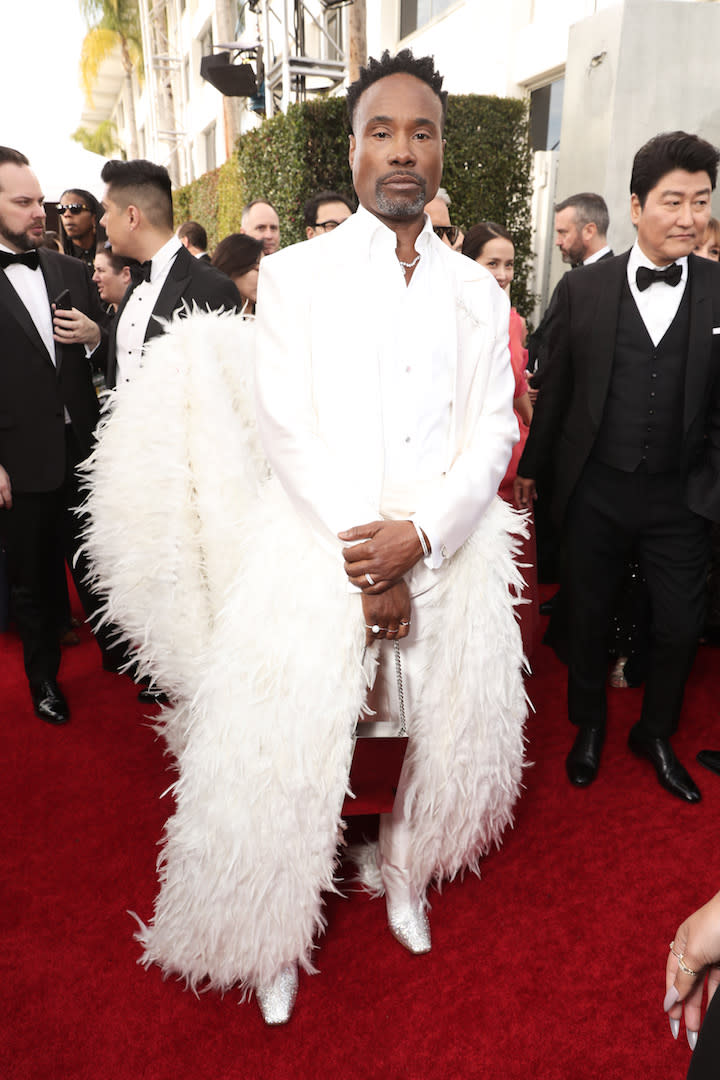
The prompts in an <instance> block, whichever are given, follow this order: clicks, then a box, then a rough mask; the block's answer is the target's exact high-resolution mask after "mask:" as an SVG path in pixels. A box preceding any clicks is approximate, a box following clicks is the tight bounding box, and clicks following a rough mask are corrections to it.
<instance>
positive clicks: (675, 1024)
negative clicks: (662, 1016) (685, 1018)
mask: <svg viewBox="0 0 720 1080" xmlns="http://www.w3.org/2000/svg"><path fill="white" fill-rule="evenodd" d="M670 1030H671V1031H672V1037H673V1039H677V1037H678V1035H679V1034H680V1021H679V1020H673V1018H672V1016H671V1017H670Z"/></svg>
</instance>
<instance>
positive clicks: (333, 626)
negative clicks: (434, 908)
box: [86, 313, 526, 989]
mask: <svg viewBox="0 0 720 1080" xmlns="http://www.w3.org/2000/svg"><path fill="white" fill-rule="evenodd" d="M252 339H253V330H252V326H251V324H250V323H249V322H248V320H243V319H242V318H240V317H238V316H228V315H222V316H218V315H214V314H200V313H198V314H195V315H193V316H192V317H191V318H187V319H183V320H176V321H175V322H174V323H172V324H171V325H170V327H169V328H168V332H167V333H166V334H165V335H163V336H162V337H160V338H158V339H156V340H155V341H154V342H153V343H152V344H151V345H150V347H149V348H148V349H147V354H146V358H145V361H144V365H143V367H142V369H141V370H140V371H139V372H138V373H137V375H136V377H135V379H134V380H133V381H132V382H131V383H129V384H127V385H125V386H123V387H122V388H121V390H119V391H118V392H117V393H116V395H115V401H114V405H113V408H112V410H111V412H110V413H109V414H108V416H107V417H106V418H105V420H104V421H103V424H102V426H101V431H100V438H99V442H98V446H97V448H96V450H95V452H94V454H93V456H92V458H91V460H90V461H89V463H88V465H87V467H86V472H87V483H88V492H89V493H88V498H87V503H86V507H87V510H88V512H89V515H90V518H89V524H88V526H87V529H86V547H87V549H88V553H89V556H90V559H91V561H92V564H93V567H94V573H95V578H96V584H97V586H98V587H99V588H100V589H101V591H102V592H103V594H104V596H105V598H106V609H105V610H106V617H107V618H109V619H110V620H112V621H113V622H115V623H117V624H118V625H119V626H120V627H122V629H123V631H124V632H125V633H126V634H127V635H128V637H129V638H130V639H131V640H132V642H133V643H134V645H135V647H136V649H137V657H138V660H139V664H140V667H141V670H142V671H144V672H146V673H148V674H151V675H152V677H153V678H154V679H156V680H157V681H158V682H159V684H160V685H162V686H163V687H164V688H166V689H167V691H168V692H169V693H170V695H171V696H172V697H173V699H174V700H176V701H177V703H178V704H177V706H176V707H175V708H174V709H168V710H165V712H164V713H163V714H162V716H161V719H160V723H159V728H160V729H161V730H162V732H163V734H164V735H165V738H166V739H167V743H168V746H169V747H170V749H171V751H172V753H173V754H174V756H175V758H176V765H177V770H178V779H177V781H176V782H175V784H174V785H173V789H172V790H173V792H174V795H175V799H176V812H175V813H174V815H173V816H172V817H171V818H170V819H169V821H168V822H167V825H166V830H165V838H164V845H163V851H162V854H161V856H160V860H159V863H160V881H161V889H160V894H159V896H158V898H157V901H156V905H155V911H154V916H153V919H152V922H151V923H150V925H149V926H145V925H142V926H141V930H140V933H139V935H138V936H139V939H140V940H141V941H142V943H143V945H144V947H145V952H144V956H143V961H144V962H145V963H146V964H150V963H153V962H156V963H158V964H160V965H161V966H162V968H163V970H164V971H165V972H166V973H170V972H175V973H178V974H179V975H180V976H181V977H183V978H185V980H186V981H187V983H188V984H189V985H191V986H192V987H197V986H198V985H199V984H200V983H202V982H203V981H204V980H209V983H210V984H211V985H213V986H216V987H218V988H220V989H226V988H229V987H231V986H233V985H234V984H237V983H240V984H241V985H242V986H243V987H245V988H247V987H253V986H258V985H262V984H265V983H267V982H268V981H269V980H270V979H271V978H272V977H273V976H274V975H275V974H276V973H277V970H278V968H279V967H280V966H281V965H282V964H285V963H287V962H288V961H291V960H297V961H298V962H299V963H300V964H301V965H302V966H303V967H304V968H305V969H306V970H312V964H311V959H310V958H311V952H312V949H313V943H314V939H315V937H316V935H317V933H318V932H319V931H321V930H322V929H323V927H324V917H323V909H322V897H321V894H322V893H323V892H324V891H330V890H333V889H334V888H335V885H334V880H333V875H334V871H335V866H336V857H337V856H336V852H337V841H338V835H339V833H340V831H341V829H342V819H341V817H340V811H341V807H342V802H343V799H344V796H345V794H346V790H347V778H348V769H349V764H350V759H351V755H352V745H353V730H354V726H355V722H356V720H357V718H358V715H359V714H360V712H361V709H362V706H363V702H364V698H365V693H366V689H367V676H366V670H365V669H364V668H363V643H364V632H365V631H364V620H363V618H362V611H361V608H360V604H359V602H358V598H357V596H356V595H353V594H351V593H349V592H348V590H347V588H346V583H345V575H344V571H343V568H342V562H341V561H340V560H339V559H337V560H336V559H334V558H333V556H332V555H331V554H330V553H328V552H327V551H326V550H325V549H324V548H323V547H322V546H321V545H320V544H318V543H317V542H316V541H315V539H314V537H313V536H312V534H311V532H310V531H309V529H308V527H307V526H306V525H305V524H304V522H303V521H302V520H301V519H300V518H299V517H298V515H297V514H296V513H295V511H294V510H293V509H292V507H291V505H290V502H289V500H288V499H287V497H286V495H285V493H284V492H283V490H282V489H281V487H280V485H279V484H278V483H277V481H275V480H274V479H273V478H271V477H269V476H268V469H267V465H266V463H265V460H264V458H263V455H262V452H261V450H260V448H259V446H258V443H257V438H256V435H255V429H254V423H253V421H252V415H253V409H252V401H251V394H252V388H251V379H250V377H249V372H250V370H251V366H252ZM519 529H522V523H521V522H520V521H519V519H518V517H517V515H515V514H514V512H513V511H512V510H511V509H510V508H509V507H507V506H506V505H505V504H504V503H503V502H501V501H500V500H499V499H498V500H496V501H495V503H493V505H492V506H491V508H490V510H489V511H488V513H487V514H486V515H485V518H484V520H483V522H482V524H481V526H480V527H479V529H478V530H477V531H476V533H475V534H474V535H473V536H472V537H471V538H470V540H469V541H468V542H467V543H466V544H465V545H464V547H463V548H462V549H461V550H460V551H459V552H458V553H457V554H456V555H455V556H454V557H453V559H452V560H451V561H450V564H449V565H448V566H447V568H446V570H445V572H444V573H443V574H442V575H441V578H440V583H439V584H438V585H437V587H436V588H435V589H434V590H433V593H432V595H433V600H432V603H433V606H434V607H435V608H437V617H436V618H433V620H432V623H433V626H434V628H435V629H434V630H433V631H431V638H430V640H429V641H428V656H429V657H432V664H431V665H429V666H428V668H427V670H426V672H425V673H424V676H423V685H422V686H421V687H420V688H419V691H418V692H417V698H419V700H420V705H419V706H418V707H417V708H416V709H415V710H414V711H413V716H412V717H411V724H412V727H411V739H410V747H409V750H408V754H409V760H410V764H411V781H410V799H411V805H412V867H413V873H414V876H415V878H416V884H417V885H418V887H419V888H420V890H421V891H423V890H424V889H425V887H426V886H427V884H428V883H429V882H431V881H435V882H436V883H437V884H438V885H439V884H440V883H441V882H442V880H443V879H445V878H452V877H453V876H454V875H456V874H457V873H458V872H462V871H463V870H464V869H465V868H469V869H471V870H474V871H477V869H478V860H479V858H480V856H481V855H482V854H483V853H484V852H485V851H487V849H488V848H489V847H490V845H491V844H493V843H497V842H499V838H500V835H501V833H502V831H503V829H504V828H505V827H506V826H507V825H508V823H510V821H511V817H512V806H513V804H514V802H515V799H516V798H517V795H518V792H519V788H520V783H521V772H522V759H523V730H522V729H523V722H524V719H525V715H526V698H525V692H524V687H523V681H522V671H521V669H522V665H523V657H522V645H521V640H520V632H519V627H518V625H517V621H516V618H515V614H514V608H513V603H514V601H513V599H512V598H511V594H510V589H509V586H512V587H513V589H514V590H516V591H518V592H519V590H520V589H521V588H522V579H521V577H520V573H519V571H518V569H517V567H516V565H515V563H514V561H513V552H514V551H515V549H516V543H517V541H516V539H514V537H513V536H512V534H513V533H517V532H518V530H519ZM414 696H415V694H414ZM366 861H367V860H366Z"/></svg>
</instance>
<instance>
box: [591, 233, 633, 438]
mask: <svg viewBox="0 0 720 1080" xmlns="http://www.w3.org/2000/svg"><path fill="white" fill-rule="evenodd" d="M629 258H630V252H629V251H628V252H626V253H625V254H624V255H621V256H619V257H618V258H617V259H614V260H613V261H612V262H609V261H608V262H607V263H606V266H605V273H606V274H607V277H606V279H605V281H604V282H603V283H602V287H600V288H599V289H598V292H597V293H596V294H595V295H594V296H593V297H588V298H586V299H585V302H586V303H588V304H592V303H594V305H595V307H594V312H593V316H592V320H591V322H590V324H589V326H590V330H589V334H588V341H587V345H586V356H587V385H588V407H589V410H590V415H591V416H592V419H593V422H594V424H595V427H596V428H598V427H599V426H600V422H601V420H602V414H603V409H604V408H605V399H606V397H607V392H608V387H609V385H610V375H611V373H612V365H613V356H614V353H615V338H616V336H617V324H618V316H619V313H620V296H621V293H622V287H623V281H624V280H625V277H626V275H627V264H628V259H629ZM600 261H602V260H600Z"/></svg>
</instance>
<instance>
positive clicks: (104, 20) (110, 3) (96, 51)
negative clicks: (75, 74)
mask: <svg viewBox="0 0 720 1080" xmlns="http://www.w3.org/2000/svg"><path fill="white" fill-rule="evenodd" d="M80 9H81V11H82V13H83V15H84V16H85V18H86V20H87V23H88V26H89V30H88V32H87V34H86V35H85V37H84V39H83V43H82V50H81V53H80V77H81V79H82V84H83V88H84V90H85V96H86V97H87V99H88V101H89V102H90V103H92V87H93V84H94V82H95V80H96V79H97V75H98V71H99V70H100V66H101V64H102V63H103V61H104V60H107V59H108V58H109V57H110V56H111V55H112V53H113V52H114V50H115V49H116V48H118V47H119V49H120V57H121V59H122V65H123V69H124V71H125V95H124V96H125V109H126V117H127V125H128V131H129V133H130V146H129V152H130V157H131V158H136V157H137V156H138V138H137V124H136V121H135V98H134V96H133V87H132V77H133V72H134V71H136V70H137V71H138V72H139V73H140V72H141V71H142V59H143V55H142V35H141V31H140V14H139V10H138V4H137V0H80Z"/></svg>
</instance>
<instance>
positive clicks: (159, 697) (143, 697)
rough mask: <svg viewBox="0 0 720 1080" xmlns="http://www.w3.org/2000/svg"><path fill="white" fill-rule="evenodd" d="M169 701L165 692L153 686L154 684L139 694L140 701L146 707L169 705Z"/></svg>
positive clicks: (144, 688)
mask: <svg viewBox="0 0 720 1080" xmlns="http://www.w3.org/2000/svg"><path fill="white" fill-rule="evenodd" d="M168 700H169V699H168V696H167V694H166V693H165V691H164V690H161V689H160V687H159V686H153V684H152V683H149V684H148V685H147V686H144V687H143V688H142V690H141V691H140V693H139V694H138V701H142V703H143V704H144V705H167V704H168Z"/></svg>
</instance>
